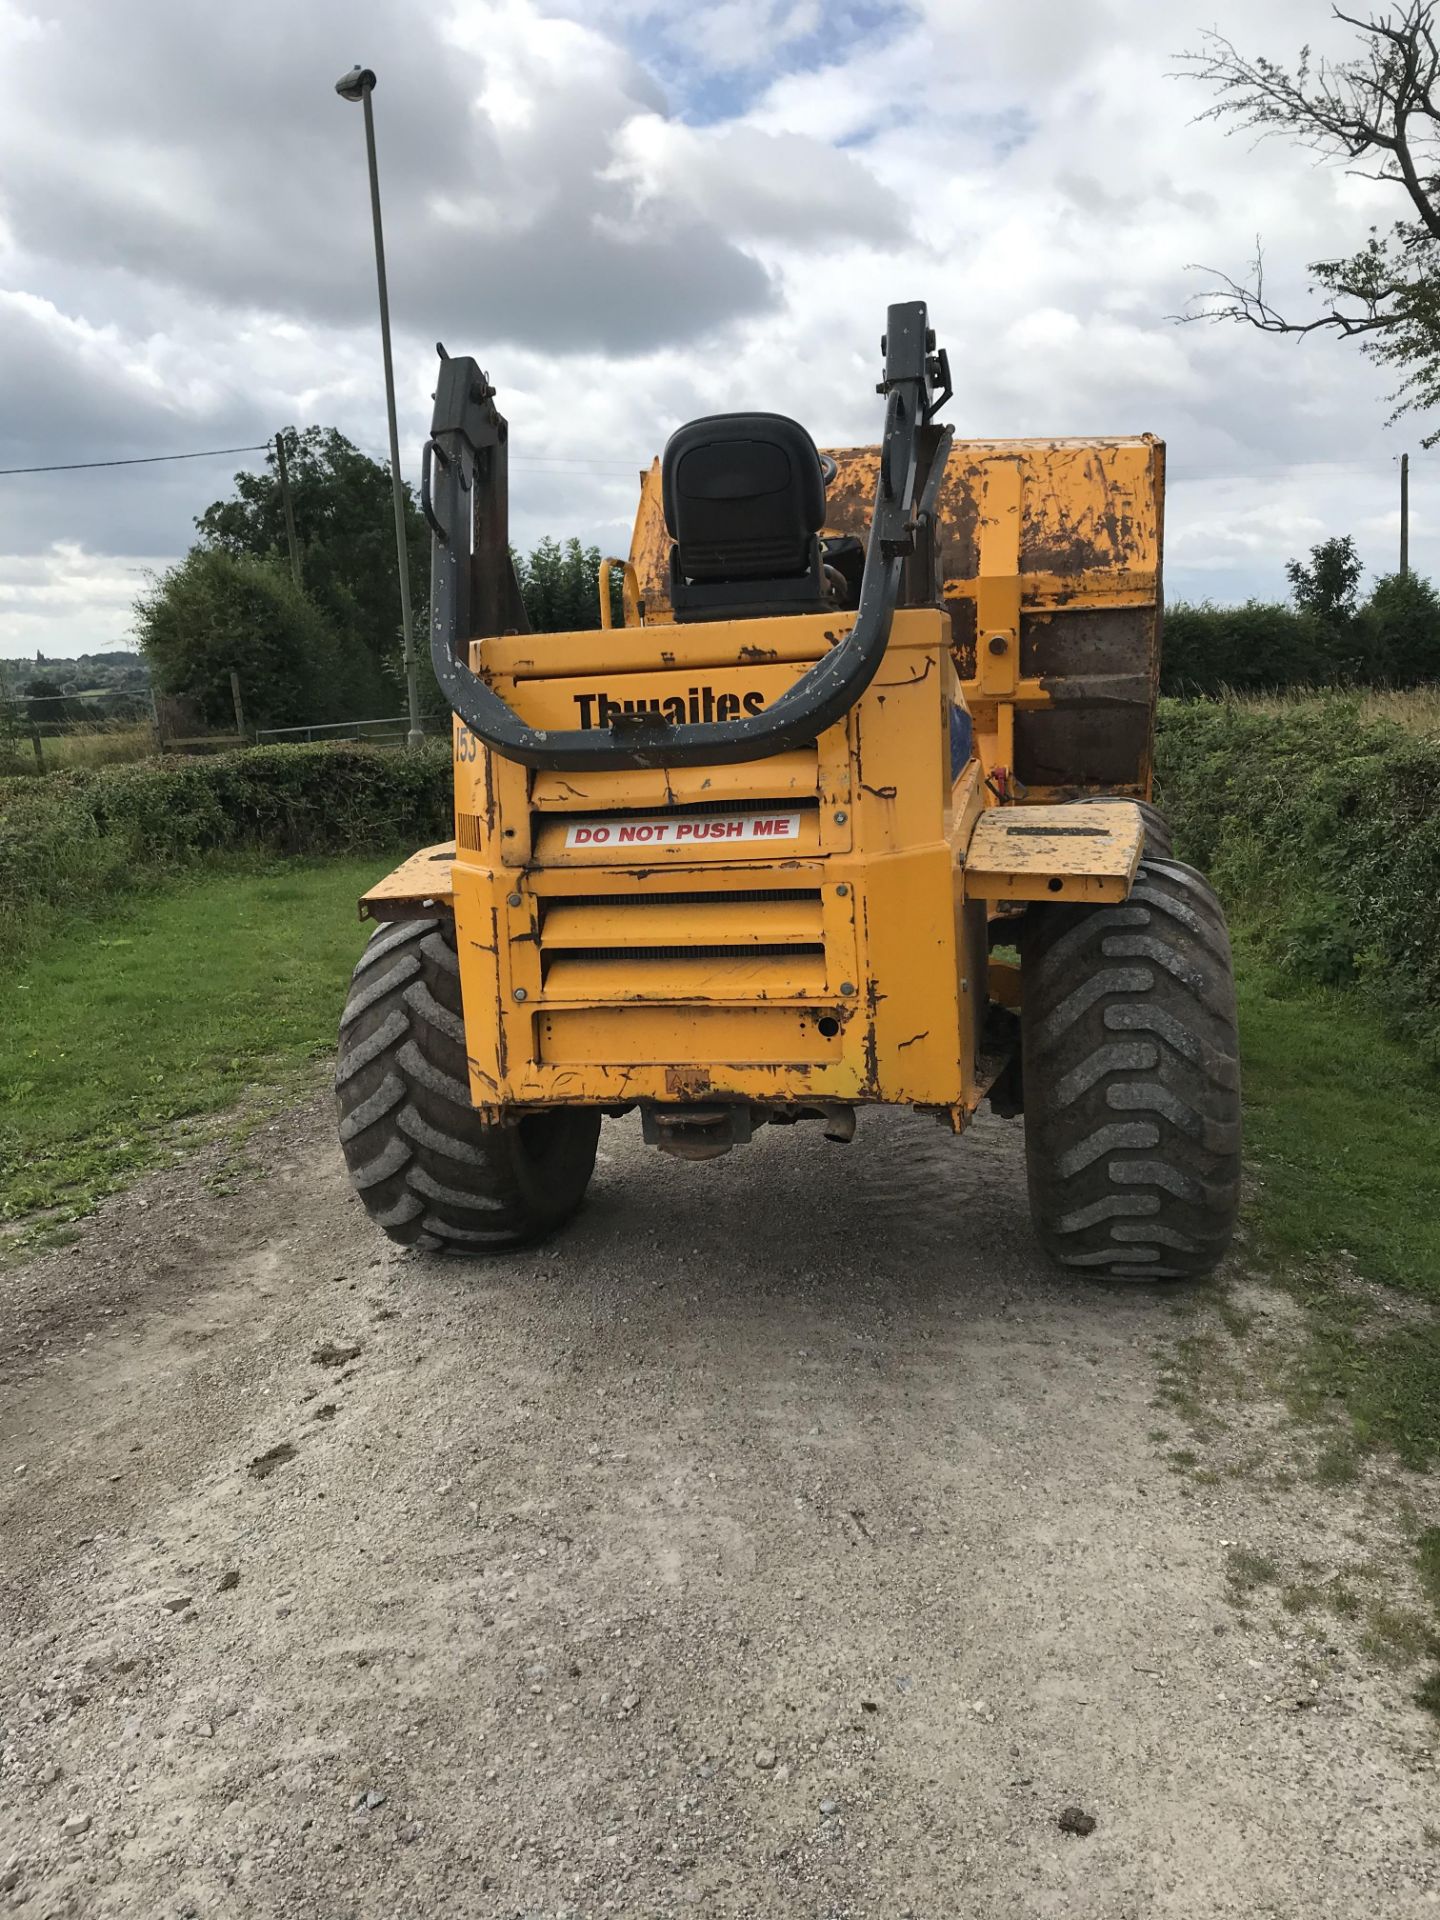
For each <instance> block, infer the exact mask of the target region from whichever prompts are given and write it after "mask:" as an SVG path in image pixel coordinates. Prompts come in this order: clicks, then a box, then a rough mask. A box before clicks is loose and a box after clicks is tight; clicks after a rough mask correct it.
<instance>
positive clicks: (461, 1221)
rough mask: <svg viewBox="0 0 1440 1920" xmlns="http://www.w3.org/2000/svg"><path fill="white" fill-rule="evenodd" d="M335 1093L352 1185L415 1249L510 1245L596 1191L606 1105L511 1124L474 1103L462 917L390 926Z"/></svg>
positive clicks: (380, 930)
mask: <svg viewBox="0 0 1440 1920" xmlns="http://www.w3.org/2000/svg"><path fill="white" fill-rule="evenodd" d="M335 1093H336V1100H337V1104H338V1107H339V1119H340V1145H341V1149H342V1151H343V1152H344V1155H345V1164H346V1166H347V1167H348V1168H349V1171H350V1181H351V1185H352V1186H353V1187H354V1188H355V1190H356V1192H357V1193H358V1194H359V1196H360V1198H361V1200H362V1201H363V1202H364V1205H365V1209H366V1211H367V1212H368V1213H369V1215H370V1217H371V1219H372V1220H374V1221H375V1223H376V1224H377V1225H378V1226H380V1227H382V1228H383V1229H384V1230H385V1232H386V1233H387V1234H389V1236H390V1238H391V1239H392V1240H395V1241H397V1242H398V1243H399V1244H400V1245H401V1246H405V1247H416V1248H420V1249H422V1250H424V1251H428V1252H445V1251H450V1252H456V1253H465V1254H479V1253H490V1252H501V1251H503V1250H504V1249H506V1248H507V1247H518V1246H523V1245H525V1244H526V1243H527V1242H528V1241H531V1240H535V1239H538V1238H539V1237H540V1236H541V1235H542V1234H545V1233H548V1232H550V1231H551V1230H552V1229H553V1228H555V1227H557V1226H559V1225H560V1224H561V1223H562V1222H563V1221H564V1220H566V1219H568V1218H569V1216H570V1215H571V1214H572V1213H573V1212H574V1211H575V1209H576V1208H577V1207H578V1206H579V1205H580V1202H581V1200H582V1199H583V1198H584V1194H585V1188H586V1186H587V1184H588V1182H589V1179H590V1175H591V1173H592V1171H593V1170H594V1166H595V1146H596V1142H597V1140H598V1138H599V1134H600V1115H599V1114H598V1113H597V1112H594V1111H593V1110H590V1109H583V1108H557V1109H554V1110H552V1111H550V1112H542V1113H536V1114H533V1115H529V1116H527V1117H526V1118H524V1119H522V1120H520V1121H519V1122H509V1121H506V1122H499V1123H497V1122H492V1121H487V1120H485V1119H483V1118H482V1117H481V1115H480V1114H479V1113H477V1112H476V1110H475V1108H474V1106H473V1105H472V1104H471V1100H470V1081H469V1068H468V1065H467V1062H466V1054H465V1020H464V1013H463V1009H462V1007H461V1003H460V964H459V957H458V955H457V953H456V949H455V929H454V925H453V923H452V922H451V921H449V920H441V919H424V920H398V921H390V922H385V923H382V924H381V925H380V926H378V927H377V928H376V930H375V932H374V933H373V934H372V935H371V938H370V942H369V944H368V945H367V947H366V948H365V951H364V953H362V954H361V956H360V960H359V963H358V964H357V966H356V968H355V972H354V976H353V978H352V980H351V983H350V995H349V998H348V1000H347V1001H346V1003H345V1011H344V1013H343V1015H342V1016H341V1020H340V1053H339V1058H338V1060H337V1062H336V1067H335Z"/></svg>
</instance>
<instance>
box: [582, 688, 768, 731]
mask: <svg viewBox="0 0 1440 1920" xmlns="http://www.w3.org/2000/svg"><path fill="white" fill-rule="evenodd" d="M575 704H576V706H577V707H578V708H579V709H580V726H581V729H582V731H584V730H588V729H589V728H592V727H609V726H612V725H613V724H614V722H615V721H617V720H618V719H619V718H620V717H621V715H622V714H626V713H658V714H663V715H664V716H665V718H666V719H667V720H673V721H674V722H675V723H676V724H677V725H678V726H685V725H687V724H688V725H690V726H692V727H698V726H700V725H702V724H704V723H706V722H709V721H712V720H738V719H739V718H740V716H741V714H742V713H749V714H756V713H760V712H761V711H762V710H763V709H764V706H765V696H764V694H763V693H758V692H756V691H755V690H754V689H753V688H752V689H751V690H750V692H748V693H716V691H715V689H714V688H713V687H688V688H687V689H686V690H685V692H684V693H670V694H666V695H665V696H664V697H663V698H661V699H658V700H612V699H611V697H610V695H609V694H608V693H606V692H605V691H604V690H603V688H602V689H601V690H600V691H599V692H598V693H577V694H576V695H575Z"/></svg>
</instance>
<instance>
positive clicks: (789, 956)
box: [540, 887, 826, 1002]
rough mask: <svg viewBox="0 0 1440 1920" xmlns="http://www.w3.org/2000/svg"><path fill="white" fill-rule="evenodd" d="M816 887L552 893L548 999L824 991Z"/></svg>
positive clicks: (545, 966)
mask: <svg viewBox="0 0 1440 1920" xmlns="http://www.w3.org/2000/svg"><path fill="white" fill-rule="evenodd" d="M825 972H826V969H825V942H824V933H823V919H822V907H821V896H820V891H819V889H818V888H814V887H768V888H760V887H754V888H745V889H743V890H740V891H738V892H733V893H730V892H725V891H722V890H720V889H718V888H717V889H714V890H703V889H697V888H686V889H685V890H684V891H682V892H675V893H667V892H661V891H654V892H649V893H635V892H631V893H608V894H600V893H597V894H556V895H549V896H545V897H542V899H541V902H540V978H541V984H542V990H543V992H544V995H545V997H546V999H547V1000H552V999H562V1000H564V999H572V1000H573V999H586V998H591V997H593V998H596V999H605V1000H613V999H646V1000H649V999H659V1000H671V1001H677V1002H678V1001H685V1000H687V999H693V998H695V997H697V996H698V997H701V998H716V997H718V998H733V999H752V1000H753V999H767V998H774V997H776V996H783V995H792V994H808V993H812V992H819V991H821V990H823V987H824V983H825Z"/></svg>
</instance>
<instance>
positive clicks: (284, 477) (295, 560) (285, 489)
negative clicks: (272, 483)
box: [275, 433, 305, 591]
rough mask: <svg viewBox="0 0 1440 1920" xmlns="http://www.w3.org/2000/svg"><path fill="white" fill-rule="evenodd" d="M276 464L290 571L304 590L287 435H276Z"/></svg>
mask: <svg viewBox="0 0 1440 1920" xmlns="http://www.w3.org/2000/svg"><path fill="white" fill-rule="evenodd" d="M275 464H276V466H277V467H278V468H279V470H280V504H281V506H282V507H284V509H285V544H286V546H288V547H289V549H290V571H291V573H292V574H294V576H295V584H296V586H297V587H299V588H300V589H301V590H302V591H303V590H304V586H305V582H304V581H303V580H302V579H301V577H300V542H299V541H298V540H297V539H296V537H295V502H294V501H293V500H292V499H291V497H290V469H289V467H287V466H286V464H285V435H284V434H283V433H277V434H276V436H275Z"/></svg>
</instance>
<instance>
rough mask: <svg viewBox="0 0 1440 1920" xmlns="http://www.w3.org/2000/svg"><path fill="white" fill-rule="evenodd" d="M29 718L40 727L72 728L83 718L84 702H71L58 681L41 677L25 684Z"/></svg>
mask: <svg viewBox="0 0 1440 1920" xmlns="http://www.w3.org/2000/svg"><path fill="white" fill-rule="evenodd" d="M25 699H26V704H27V706H28V708H29V712H30V718H31V719H32V720H33V721H36V722H38V724H39V725H41V726H42V727H58V726H73V725H74V724H75V723H76V721H78V720H83V719H84V718H85V702H84V701H83V700H72V699H70V698H69V697H68V693H67V690H66V688H64V687H62V686H61V685H60V683H59V681H58V680H52V679H50V678H49V677H48V676H45V675H41V676H40V677H39V678H37V679H34V680H27V681H26V683H25Z"/></svg>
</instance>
